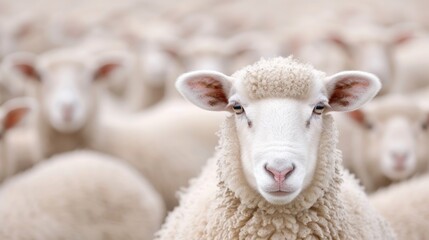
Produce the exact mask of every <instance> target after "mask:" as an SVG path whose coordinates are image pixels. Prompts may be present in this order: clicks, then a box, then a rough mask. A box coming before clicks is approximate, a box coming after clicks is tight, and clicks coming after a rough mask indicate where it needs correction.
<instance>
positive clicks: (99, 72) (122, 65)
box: [93, 53, 131, 81]
mask: <svg viewBox="0 0 429 240" xmlns="http://www.w3.org/2000/svg"><path fill="white" fill-rule="evenodd" d="M130 61H131V60H130V59H129V58H128V55H127V54H126V53H113V54H111V53H109V54H106V55H104V56H101V57H100V58H99V59H97V62H96V67H95V71H94V76H93V79H94V80H95V81H100V80H105V79H109V78H110V77H112V75H114V74H116V73H118V71H119V70H120V69H122V70H124V69H126V68H127V67H129V65H130Z"/></svg>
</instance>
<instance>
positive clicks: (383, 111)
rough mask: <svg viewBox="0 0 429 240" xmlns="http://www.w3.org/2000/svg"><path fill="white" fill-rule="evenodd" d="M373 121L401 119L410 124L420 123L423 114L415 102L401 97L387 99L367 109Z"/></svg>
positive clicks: (374, 103)
mask: <svg viewBox="0 0 429 240" xmlns="http://www.w3.org/2000/svg"><path fill="white" fill-rule="evenodd" d="M367 112H368V113H369V114H370V116H371V118H372V119H373V120H378V121H388V120H390V119H392V118H398V117H401V118H403V119H406V120H407V121H410V122H415V121H420V120H422V118H423V117H424V114H425V112H424V111H423V109H421V108H420V107H419V105H417V104H416V103H415V102H412V101H411V100H409V99H406V98H403V97H388V98H385V99H382V100H381V101H378V102H373V104H372V105H370V106H368V107H367Z"/></svg>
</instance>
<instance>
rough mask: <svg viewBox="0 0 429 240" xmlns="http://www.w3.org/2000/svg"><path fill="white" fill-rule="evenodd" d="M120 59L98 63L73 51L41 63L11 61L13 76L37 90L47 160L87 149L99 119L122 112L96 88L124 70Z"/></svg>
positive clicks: (18, 56) (25, 58)
mask: <svg viewBox="0 0 429 240" xmlns="http://www.w3.org/2000/svg"><path fill="white" fill-rule="evenodd" d="M121 57H122V56H121V55H109V56H105V58H97V59H94V58H92V57H91V55H88V54H86V53H85V52H84V51H75V50H74V49H73V48H71V49H59V50H52V51H49V52H47V53H44V54H43V55H41V56H38V57H37V58H36V57H34V56H32V55H30V54H24V53H15V54H13V55H11V56H9V58H10V61H11V62H12V63H11V66H12V69H10V70H11V71H18V72H19V73H20V74H21V75H22V76H23V77H24V78H25V80H27V82H28V83H29V84H31V85H32V88H31V89H33V90H34V91H33V92H30V93H29V95H30V96H34V97H35V98H36V99H37V102H38V105H39V108H40V110H39V111H37V116H36V118H37V120H36V123H37V126H36V129H37V131H39V135H40V148H41V150H42V153H43V156H44V157H45V158H47V157H50V156H52V155H53V154H55V153H61V152H64V151H70V150H73V149H77V148H81V147H85V146H86V144H87V142H88V141H89V139H90V137H91V135H92V133H93V130H92V129H93V128H94V126H93V125H94V124H95V122H96V121H97V118H98V117H100V114H99V113H100V112H111V111H113V110H112V109H119V107H117V106H116V107H114V106H115V105H117V103H116V102H115V101H112V100H110V99H111V98H109V97H105V96H104V94H103V91H102V90H101V89H99V88H97V86H96V85H97V84H101V83H102V82H103V80H105V79H106V78H108V77H109V76H110V75H111V74H113V73H114V72H115V70H117V69H120V68H121V63H122V58H121ZM8 61H9V60H8ZM93 82H96V83H93ZM98 101H103V102H102V103H98ZM122 109H126V108H124V107H122ZM126 111H127V110H123V112H126ZM115 112H117V111H115ZM121 112H122V111H121Z"/></svg>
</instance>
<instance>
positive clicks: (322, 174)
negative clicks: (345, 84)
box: [157, 58, 395, 239]
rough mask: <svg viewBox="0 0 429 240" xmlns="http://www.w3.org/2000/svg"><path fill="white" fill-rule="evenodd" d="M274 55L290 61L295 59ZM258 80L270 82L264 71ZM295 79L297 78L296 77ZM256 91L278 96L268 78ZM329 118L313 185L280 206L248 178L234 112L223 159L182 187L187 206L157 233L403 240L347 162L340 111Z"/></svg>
mask: <svg viewBox="0 0 429 240" xmlns="http://www.w3.org/2000/svg"><path fill="white" fill-rule="evenodd" d="M262 61H263V62H264V61H265V60H262ZM272 61H274V62H276V63H280V64H283V63H286V64H287V63H288V62H289V61H293V59H292V58H287V59H284V60H281V61H280V60H279V59H274V60H272ZM281 62H283V63H281ZM267 63H269V62H267ZM267 63H264V64H262V66H267V65H266V64H267ZM294 64H297V63H296V62H295V61H293V62H291V63H290V66H293V65H294ZM257 66H258V64H256V65H255V66H254V67H255V70H257ZM298 66H301V65H298ZM248 69H251V68H250V67H248ZM297 69H298V73H296V74H295V73H294V72H293V71H292V72H290V73H291V75H289V74H288V75H287V77H286V78H281V79H279V80H280V81H285V82H282V85H287V81H288V80H289V76H298V75H299V72H300V71H302V69H301V68H297ZM267 70H268V71H270V70H269V68H268V69H267ZM292 70H293V69H292ZM256 72H257V71H256ZM307 75H308V74H307ZM255 79H256V78H255ZM258 79H259V81H263V79H266V81H269V78H264V77H263V76H261V77H259V78H258ZM293 80H294V79H293ZM292 85H293V86H295V85H296V83H295V82H294V81H292ZM254 86H256V85H254ZM302 86H303V87H302V88H301V89H300V90H297V91H298V92H295V93H297V94H299V93H305V91H306V90H305V88H306V87H305V86H310V85H307V84H304V85H302ZM249 91H252V92H253V93H255V94H256V95H254V96H257V97H263V96H271V97H272V95H270V93H269V91H271V88H270V87H267V86H266V84H264V83H263V82H260V83H259V85H257V87H256V88H255V89H249ZM258 91H260V92H258ZM267 91H268V92H267ZM307 91H308V90H307ZM278 94H280V92H278ZM285 94H289V93H286V92H285ZM282 97H284V95H282ZM323 118H324V119H323V120H324V125H323V131H322V136H321V139H320V144H319V156H318V161H317V167H316V170H315V173H314V178H313V180H312V182H311V184H310V185H309V186H308V187H307V188H306V189H305V190H303V192H302V193H301V194H300V195H299V196H298V197H297V198H296V199H294V200H293V201H292V202H290V203H289V204H286V205H273V204H271V203H269V202H267V201H266V200H265V199H264V198H263V197H262V196H261V195H260V194H259V193H257V192H256V191H255V190H253V188H251V187H250V186H249V184H248V183H247V181H246V178H245V176H244V173H243V171H242V166H241V161H240V147H239V141H238V136H237V133H236V126H235V121H234V117H233V116H229V117H228V118H227V119H226V120H225V122H224V125H223V126H222V129H221V132H220V145H219V147H218V149H217V153H216V155H215V158H214V159H211V160H210V161H209V164H208V165H207V167H206V168H205V169H204V171H203V173H202V175H201V176H200V177H199V178H198V179H196V180H194V181H192V183H191V186H190V188H189V189H188V190H186V191H184V192H182V195H181V200H180V206H179V207H178V208H176V209H175V211H173V212H172V213H171V214H170V215H169V216H168V218H167V221H166V224H165V225H164V226H163V228H162V229H161V231H160V232H158V234H157V237H158V239H395V236H394V234H393V232H392V230H391V229H390V226H389V225H388V224H387V223H386V222H385V221H384V220H383V219H382V218H381V217H380V216H379V215H378V214H377V213H376V212H375V210H374V209H373V208H372V206H371V205H370V204H369V201H368V199H367V198H366V196H365V194H364V193H363V190H362V189H361V187H359V185H358V183H357V180H356V179H354V178H353V177H352V176H351V175H349V174H348V173H345V172H344V171H343V169H342V168H341V154H340V152H339V151H338V150H337V149H336V144H337V132H336V129H335V128H334V124H333V119H332V116H330V115H324V116H323Z"/></svg>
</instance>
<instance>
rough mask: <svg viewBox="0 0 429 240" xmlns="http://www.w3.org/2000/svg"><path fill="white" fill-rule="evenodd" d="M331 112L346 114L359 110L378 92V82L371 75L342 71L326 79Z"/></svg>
mask: <svg viewBox="0 0 429 240" xmlns="http://www.w3.org/2000/svg"><path fill="white" fill-rule="evenodd" d="M325 84H326V89H327V90H328V98H329V105H330V110H331V111H339V112H348V111H353V110H356V109H358V108H360V107H361V106H362V105H364V104H365V103H367V102H368V101H370V100H371V99H373V98H374V96H375V95H376V94H377V93H378V91H380V88H381V83H380V80H379V79H378V78H377V77H376V76H375V75H374V74H371V73H366V72H360V71H344V72H340V73H337V74H334V75H332V76H330V77H327V78H326V83H325Z"/></svg>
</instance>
